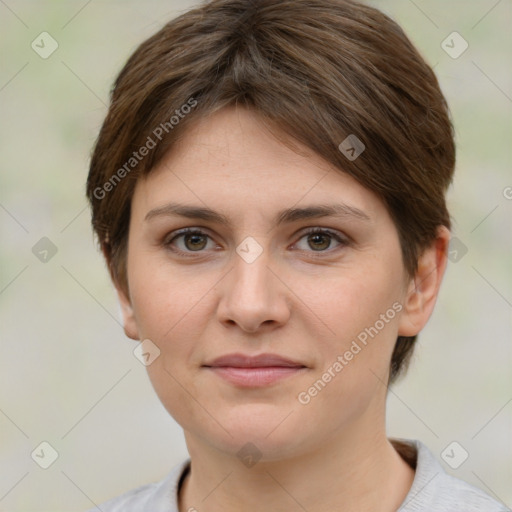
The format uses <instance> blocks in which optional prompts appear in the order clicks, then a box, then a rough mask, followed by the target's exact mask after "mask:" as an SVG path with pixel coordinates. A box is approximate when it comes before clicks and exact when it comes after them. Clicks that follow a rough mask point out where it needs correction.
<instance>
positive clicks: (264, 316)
mask: <svg viewBox="0 0 512 512" xmlns="http://www.w3.org/2000/svg"><path fill="white" fill-rule="evenodd" d="M269 254H270V253H269V250H268V249H266V248H265V249H264V250H263V252H262V254H260V255H259V256H258V257H257V258H256V260H254V261H252V262H248V261H246V260H244V259H243V258H242V257H241V256H239V254H238V253H234V256H233V260H234V262H233V268H232V270H231V271H230V272H228V274H227V275H226V276H225V278H224V279H223V280H222V281H221V285H220V288H219V289H220V290H221V298H220V301H219V304H218V309H217V315H218V319H219V321H220V322H222V323H223V324H225V325H235V324H236V325H238V327H240V329H242V330H243V331H245V332H247V333H256V332H259V331H261V330H268V329H274V328H277V327H279V326H282V325H284V324H285V323H286V322H287V321H288V319H289V317H290V301H289V295H288V293H289V290H288V288H287V287H286V285H285V284H284V282H283V281H284V279H283V278H282V277H281V276H279V270H278V266H276V265H272V262H271V261H270V256H269ZM271 265H272V267H273V268H271Z"/></svg>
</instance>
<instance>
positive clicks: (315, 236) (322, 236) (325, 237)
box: [312, 233, 329, 249]
mask: <svg viewBox="0 0 512 512" xmlns="http://www.w3.org/2000/svg"><path fill="white" fill-rule="evenodd" d="M312 239H314V240H316V241H314V242H313V243H314V244H316V243H317V241H318V239H320V240H322V239H324V240H327V244H323V245H324V247H321V249H325V248H326V247H325V246H326V245H327V247H328V246H329V239H328V237H327V236H326V235H323V234H321V233H319V234H314V235H312ZM320 243H321V242H320ZM317 248H318V245H317Z"/></svg>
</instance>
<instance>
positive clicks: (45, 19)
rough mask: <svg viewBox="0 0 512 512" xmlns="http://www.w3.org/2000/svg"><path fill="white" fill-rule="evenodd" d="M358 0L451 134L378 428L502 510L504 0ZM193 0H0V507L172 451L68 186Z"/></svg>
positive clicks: (508, 257) (507, 79) (99, 486)
mask: <svg viewBox="0 0 512 512" xmlns="http://www.w3.org/2000/svg"><path fill="white" fill-rule="evenodd" d="M371 3H372V4H373V5H375V6H377V7H379V8H380V9H382V10H383V11H385V12H386V13H387V14H389V15H390V16H392V17H393V18H394V19H396V20H397V21H398V22H399V23H400V24H401V25H402V26H403V28H404V29H405V31H406V32H407V34H408V35H409V36H410V38H411V39H412V40H413V42H414V43H415V44H416V45H417V47H418V48H419V49H420V51H421V53H422V54H423V55H424V56H425V58H426V60H427V61H428V62H429V63H430V64H431V65H432V66H434V67H435V71H436V73H437V75H438V77H439V80H440V83H441V87H442V89H443V91H444V92H445V95H446V97H447V99H448V102H449V104H450V106H451V110H452V113H453V118H454V123H455V127H456V132H457V143H458V164H457V172H456V177H455V181H454V185H453V187H452V189H451V190H450V193H449V206H450V211H451V213H452V216H453V219H454V226H453V235H454V236H455V237H456V238H457V241H456V242H454V243H455V244H457V245H456V246H455V245H454V246H453V247H454V248H455V249H456V250H457V254H455V253H453V254H452V260H453V261H451V262H450V264H449V267H448V271H447V275H446V278H445V282H444V284H443V287H442V290H441V295H440V298H439V301H438V305H437V307H436V311H435V313H434V316H433V317H432V319H431V321H430V323H429V324H428V326H427V328H426V329H425V330H424V331H423V333H422V334H421V335H420V338H419V346H418V347H417V352H416V354H415V358H414V362H413V364H412V366H411V368H410V372H409V375H408V376H407V377H406V378H405V379H403V380H402V381H400V382H399V383H398V384H397V385H396V386H395V387H394V388H393V389H392V390H391V391H390V394H389V409H388V410H389V413H388V420H387V422H388V433H389V435H390V436H395V437H406V438H416V439H420V440H422V441H423V442H424V443H425V444H427V445H428V446H429V447H430V448H431V449H432V450H433V451H434V452H435V453H436V455H437V456H438V458H439V460H440V461H441V464H443V466H444V467H445V469H446V470H447V471H448V472H449V473H451V474H453V475H455V476H458V477H460V478H463V479H465V480H467V481H468V482H470V483H472V484H474V485H476V486H478V487H481V488H482V489H484V490H486V491H487V492H488V493H489V494H491V495H493V496H494V497H495V498H496V499H499V500H501V501H503V502H504V503H506V504H507V505H508V506H509V507H510V506H512V465H511V463H510V461H511V460H512V372H511V367H512V341H511V340H512V322H511V320H512V271H511V268H512V229H511V227H512V226H511V225H512V220H511V219H512V188H510V187H512V173H511V168H512V167H511V164H512V150H511V147H512V144H511V141H512V137H511V136H512V125H511V119H512V116H511V113H512V74H511V69H510V62H511V54H512V52H511V49H512V48H511V46H512V41H511V35H510V34H511V32H510V26H511V22H512V2H511V1H510V0H501V1H496V0H474V1H462V0H461V1H446V0H430V1H426V0H415V1H413V0H381V1H377V0H376V1H373V2H371ZM194 4H195V3H193V2H188V1H173V2H171V1H167V2H165V1H161V0H159V1H156V0H154V1H146V2H144V3H142V2H137V1H135V0H125V1H121V0H117V1H114V0H109V1H108V0H92V1H89V2H88V1H80V2H79V1H67V2H63V1H59V2H58V1H48V0H45V1H22V0H0V38H1V58H0V63H1V68H0V115H1V124H0V151H1V153H0V154H1V159H0V168H1V188H0V226H1V233H2V245H1V254H0V258H1V259H0V264H1V267H0V307H1V309H0V332H1V357H0V511H12V512H21V511H23V512H25V511H53V512H60V511H80V510H85V509H87V508H89V507H92V506H93V505H94V504H98V503H101V502H102V501H104V500H106V499H107V498H110V497H112V496H115V495H118V494H120V493H122V492H124V491H126V490H128V489H131V488H133V487H135V486H137V485H140V484H143V483H146V482H150V481H154V480H158V479H160V478H162V477H163V476H164V475H165V474H166V473H167V472H168V471H169V470H170V469H171V467H172V466H174V465H175V464H177V463H178V462H180V461H181V460H182V459H183V458H184V457H186V456H187V452H186V448H185V445H184V439H183V434H182V432H181V428H180V427H179V426H178V425H177V424H176V423H175V422H174V420H173V419H172V418H170V417H169V415H168V414H167V413H166V412H165V410H164V408H163V406H162V405H161V404H160V402H159V400H158V398H157V397H156V395H155V394H154V392H153V390H152V388H151V385H150V383H149V380H148V378H147V375H146V371H145V367H144V366H143V365H142V364H140V363H139V361H138V360H137V359H136V358H135V357H134V356H133V353H132V351H133V349H134V348H135V346H136V342H134V341H132V340H129V339H127V338H126V337H125V336H124V333H123V330H122V328H121V326H120V323H119V322H120V319H119V312H118V306H117V303H116V297H115V295H114V292H113V288H112V286H111V284H110V282H109V281H108V276H107V272H106V270H105V266H104V263H103V261H102V259H101V257H100V254H99V252H98V251H97V249H96V247H95V243H94V240H93V237H92V231H91V228H90V217H89V210H88V208H87V206H86V201H85V196H84V185H85V180H86V176H87V170H88V159H89V154H90V150H91V147H92V145H93V143H94V140H95V138H96V136H97V133H98V130H99V128H100V126H101V123H102V120H103V118H104V116H105V113H106V104H107V102H108V92H109V90H110V87H111V84H112V81H113V79H114V78H115V76H116V73H117V72H118V71H119V70H120V68H121V66H122V65H123V64H124V62H125V61H126V59H127V58H128V56H129V55H130V54H131V52H132V51H133V50H134V49H135V47H136V46H137V45H138V44H139V43H140V42H142V41H143V40H144V39H145V38H147V37H148V36H150V35H151V34H153V33H154V32H155V31H156V30H157V29H159V28H160V27H161V26H162V25H163V24H164V23H165V22H166V21H168V20H170V19H171V18H173V17H174V16H175V15H177V14H179V13H181V12H183V11H185V10H187V9H188V8H190V7H191V6H192V5H194ZM454 31H457V32H458V33H459V34H460V35H461V36H462V37H463V38H464V40H465V41H467V43H468V44H469V46H468V48H467V50H466V51H465V52H464V53H463V54H462V55H460V56H459V57H457V58H453V55H452V56H450V55H448V54H447V53H446V52H445V51H444V49H443V47H442V42H443V41H444V40H445V39H446V38H447V36H449V35H450V34H451V33H452V32H454ZM42 32H48V33H49V34H50V35H51V37H52V38H53V39H54V40H55V41H56V42H57V44H58V48H57V50H56V51H55V52H54V53H52V54H51V55H50V56H48V57H47V58H42V57H41V56H40V55H39V54H38V53H36V51H34V49H33V48H32V47H31V44H32V42H33V41H36V44H37V42H38V41H39V52H40V53H41V52H42V53H44V52H45V51H49V50H50V49H51V46H50V44H51V40H50V39H48V38H47V36H43V37H44V38H46V39H45V43H44V48H42V47H41V46H43V45H42V43H41V42H40V41H41V37H39V34H41V33H42ZM457 44H459V43H457ZM456 48H457V46H456ZM458 48H460V46H459V47H458ZM507 187H508V188H507ZM44 237H46V238H47V239H49V240H50V241H51V243H49V242H48V240H46V239H44ZM41 239H43V241H41ZM36 244H38V245H36ZM34 246H35V249H34ZM45 250H46V251H48V252H47V253H44V252H42V251H45ZM55 250H56V251H57V252H56V253H55V254H53V252H54V251H55ZM52 251H53V252H52ZM466 251H467V252H466ZM45 259H46V261H45ZM41 260H43V261H41ZM43 441H47V442H49V443H50V445H51V446H52V447H53V448H54V449H55V450H56V452H57V453H58V458H57V460H56V461H55V463H53V464H52V465H51V466H50V467H49V468H48V469H42V468H41V467H39V465H38V464H36V462H35V461H34V460H33V458H32V456H31V453H32V452H33V451H34V450H35V449H36V448H37V449H38V450H40V449H41V448H38V447H39V445H40V443H41V442H43ZM452 441H457V442H458V443H460V444H461V445H462V446H463V447H464V448H465V450H467V452H468V453H469V457H468V459H467V460H466V461H465V462H464V464H462V465H461V466H460V467H459V468H458V469H452V468H451V467H449V466H448V465H447V464H446V463H445V462H444V461H443V459H442V457H441V453H442V451H443V450H444V448H445V447H446V446H448V445H449V444H450V443H451V442H452ZM43 448H44V446H43ZM35 453H39V452H38V451H37V450H36V452H35ZM47 453H48V449H47ZM34 458H35V459H36V460H37V457H35V456H34Z"/></svg>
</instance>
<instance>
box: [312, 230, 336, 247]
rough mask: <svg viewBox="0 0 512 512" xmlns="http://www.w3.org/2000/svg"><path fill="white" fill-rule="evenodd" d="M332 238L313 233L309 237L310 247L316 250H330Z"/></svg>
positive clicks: (323, 234)
mask: <svg viewBox="0 0 512 512" xmlns="http://www.w3.org/2000/svg"><path fill="white" fill-rule="evenodd" d="M331 240H332V238H331V237H330V236H329V235H326V234H325V233H311V234H309V235H308V243H309V246H310V247H311V248H312V249H314V250H324V249H328V248H329V246H330V245H331Z"/></svg>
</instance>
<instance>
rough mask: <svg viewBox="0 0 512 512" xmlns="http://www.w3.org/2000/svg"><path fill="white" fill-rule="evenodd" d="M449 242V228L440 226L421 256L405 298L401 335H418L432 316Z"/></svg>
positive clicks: (399, 332) (400, 327)
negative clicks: (434, 237)
mask: <svg viewBox="0 0 512 512" xmlns="http://www.w3.org/2000/svg"><path fill="white" fill-rule="evenodd" d="M449 241H450V232H449V230H448V228H446V227H445V226H440V227H439V228H438V231H437V237H436V239H435V240H434V241H433V242H432V244H431V245H430V246H429V247H428V248H427V249H425V250H424V251H423V253H422V255H421V256H420V258H419V260H418V269H417V271H416V274H415V276H414V279H412V280H411V282H410V283H409V289H408V290H407V294H406V297H405V299H404V304H403V306H404V308H403V312H402V315H401V317H400V323H399V329H398V335H399V336H415V335H417V334H418V333H419V332H420V331H421V330H422V329H423V327H424V326H425V324H426V323H427V321H428V319H429V318H430V315H431V314H432V311H433V310H434V306H435V303H436V300H437V296H438V294H439V289H440V287H441V282H442V279H443V275H444V272H445V269H446V263H447V256H448V243H449Z"/></svg>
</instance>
